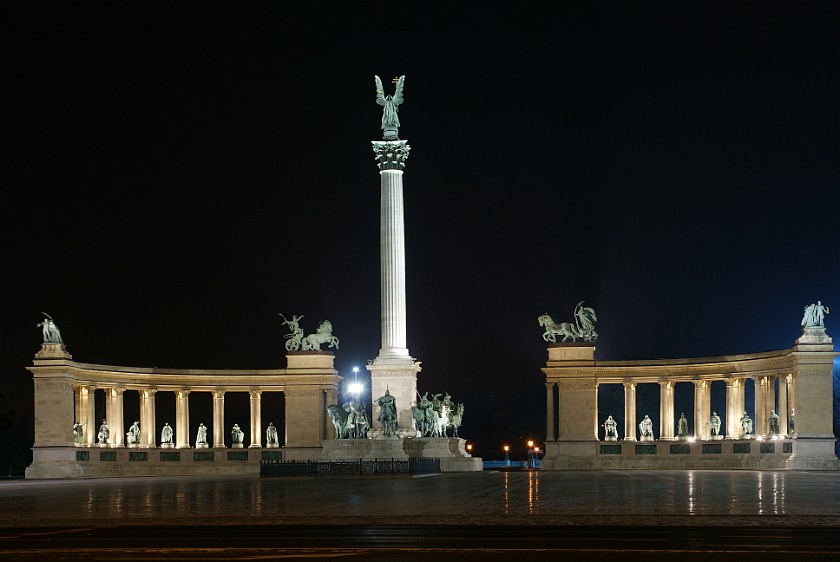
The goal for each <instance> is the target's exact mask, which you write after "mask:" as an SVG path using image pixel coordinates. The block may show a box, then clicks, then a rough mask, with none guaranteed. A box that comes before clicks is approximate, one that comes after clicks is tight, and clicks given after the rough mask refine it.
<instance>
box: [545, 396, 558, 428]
mask: <svg viewBox="0 0 840 562" xmlns="http://www.w3.org/2000/svg"><path fill="white" fill-rule="evenodd" d="M545 440H546V441H557V434H556V433H555V432H554V383H553V382H550V383H545Z"/></svg>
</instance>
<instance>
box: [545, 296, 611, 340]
mask: <svg viewBox="0 0 840 562" xmlns="http://www.w3.org/2000/svg"><path fill="white" fill-rule="evenodd" d="M584 302H585V301H580V302H579V303H577V305H576V306H575V311H574V318H575V323H574V324H572V323H570V322H560V323H557V322H555V321H554V319H553V318H552V317H551V316H550V315H549V314H547V313H546V314H543V315H541V316H539V317H537V322H539V324H540V326H542V327H544V328H545V332H544V333H543V339H544V340H545V341H547V342H551V343H556V342H557V336H558V335H559V336H563V339H562V340H560V341H561V342H567V341H573V342H574V341H577V340H578V338H580V339H583V341H587V342H594V341H595V340H597V339H598V332H597V331H595V322H596V321H597V320H598V316H597V315H596V314H595V309H594V308H592V307H589V306H582V305H583V303H584Z"/></svg>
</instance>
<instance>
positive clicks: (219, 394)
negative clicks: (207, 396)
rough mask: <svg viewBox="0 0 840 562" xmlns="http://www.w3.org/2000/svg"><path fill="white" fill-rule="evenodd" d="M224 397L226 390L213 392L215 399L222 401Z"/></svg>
mask: <svg viewBox="0 0 840 562" xmlns="http://www.w3.org/2000/svg"><path fill="white" fill-rule="evenodd" d="M224 397H225V391H224V390H214V391H213V398H214V399H216V400H221V399H222V398H224Z"/></svg>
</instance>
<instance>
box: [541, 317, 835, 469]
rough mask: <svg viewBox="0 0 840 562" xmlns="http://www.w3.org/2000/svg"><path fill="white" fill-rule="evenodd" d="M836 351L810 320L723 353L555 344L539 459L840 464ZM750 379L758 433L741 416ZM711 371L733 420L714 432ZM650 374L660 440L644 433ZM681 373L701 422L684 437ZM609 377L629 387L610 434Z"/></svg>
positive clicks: (573, 463) (644, 464)
mask: <svg viewBox="0 0 840 562" xmlns="http://www.w3.org/2000/svg"><path fill="white" fill-rule="evenodd" d="M837 355H840V354H839V353H837V352H835V351H834V346H833V344H832V340H831V338H830V337H828V336H827V335H826V334H825V329H824V328H809V327H806V328H804V329H803V334H802V337H800V338H799V339H798V340H797V341H796V345H794V347H792V348H790V349H785V350H780V351H769V352H764V353H753V354H744V355H733V356H722V357H703V358H691V359H669V360H663V359H659V360H653V361H596V360H595V345H594V344H593V343H556V344H553V345H550V346H549V347H548V362H547V363H546V366H545V367H544V368H543V369H542V371H543V373H544V374H545V377H546V412H547V417H546V420H547V423H546V436H547V437H546V447H545V458H544V459H543V461H542V465H541V468H542V469H544V470H546V469H547V470H588V469H604V468H654V469H655V468H681V469H687V468H777V469H778V468H788V469H813V470H840V460H838V459H837V457H836V456H835V454H834V442H835V437H834V434H833V431H832V378H831V376H832V375H831V371H832V366H833V362H834V357H836V356H837ZM749 379H752V380H753V381H754V385H755V404H754V410H755V418H756V419H755V420H754V422H755V431H754V435H746V436H745V435H743V431H742V429H741V426H740V423H739V420H740V418H741V416H743V414H744V413H745V412H746V411H747V410H748V408H747V404H745V392H744V389H745V383H746V381H747V380H749ZM713 381H724V382H725V384H726V411H725V416H724V417H725V420H726V427H725V430H724V428H721V432H722V434H723V435H720V436H713V435H711V433H710V425H709V424H707V423H705V422H706V420H709V419H710V417H711V415H712V410H711V383H712V382H713ZM645 383H652V384H656V385H658V386H659V418H660V422H659V431H658V433H657V435H658V439H657V440H656V441H654V442H651V441H645V442H642V441H640V440H639V438H638V427H637V422H638V420H637V407H636V391H637V386H638V385H639V384H645ZM677 383H692V384H693V385H694V420H695V431H694V434H693V435H692V436H691V437H690V438H689V439H688V440H680V441H677V440H676V439H675V437H674V427H675V424H676V423H677V417H678V415H679V412H675V411H674V385H675V384H677ZM776 383H778V388H779V393H778V396H776V392H775V388H776ZM605 384H616V385H617V384H620V385H623V387H624V419H625V424H624V428H623V431H621V428H619V435H618V441H617V442H607V441H605V440H604V436H603V435H602V431H603V430H602V428H601V427H600V426H599V420H598V412H597V404H598V388H599V386H600V385H605ZM777 399H778V403H779V406H778V409H777V407H776V402H777ZM773 411H775V412H776V413H777V414H778V416H779V433H778V435H772V434H771V433H770V427H769V425H768V419H769V416H770V414H771V412H773ZM610 413H611V412H606V413H604V417H606V414H610ZM653 413H654V412H638V415H639V417H641V416H643V415H644V414H653ZM718 413H720V412H718ZM675 414H676V415H675ZM794 417H795V424H794V419H793V418H794ZM698 420H699V421H700V423H699V424H698V423H697V422H698ZM698 426H699V427H698Z"/></svg>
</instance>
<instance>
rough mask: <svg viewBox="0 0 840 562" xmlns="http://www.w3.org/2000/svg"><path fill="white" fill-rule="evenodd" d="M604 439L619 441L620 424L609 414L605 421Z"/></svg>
mask: <svg viewBox="0 0 840 562" xmlns="http://www.w3.org/2000/svg"><path fill="white" fill-rule="evenodd" d="M604 441H618V424H617V423H615V420H614V419H613V417H612V416H607V419H606V421H605V422H604Z"/></svg>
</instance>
